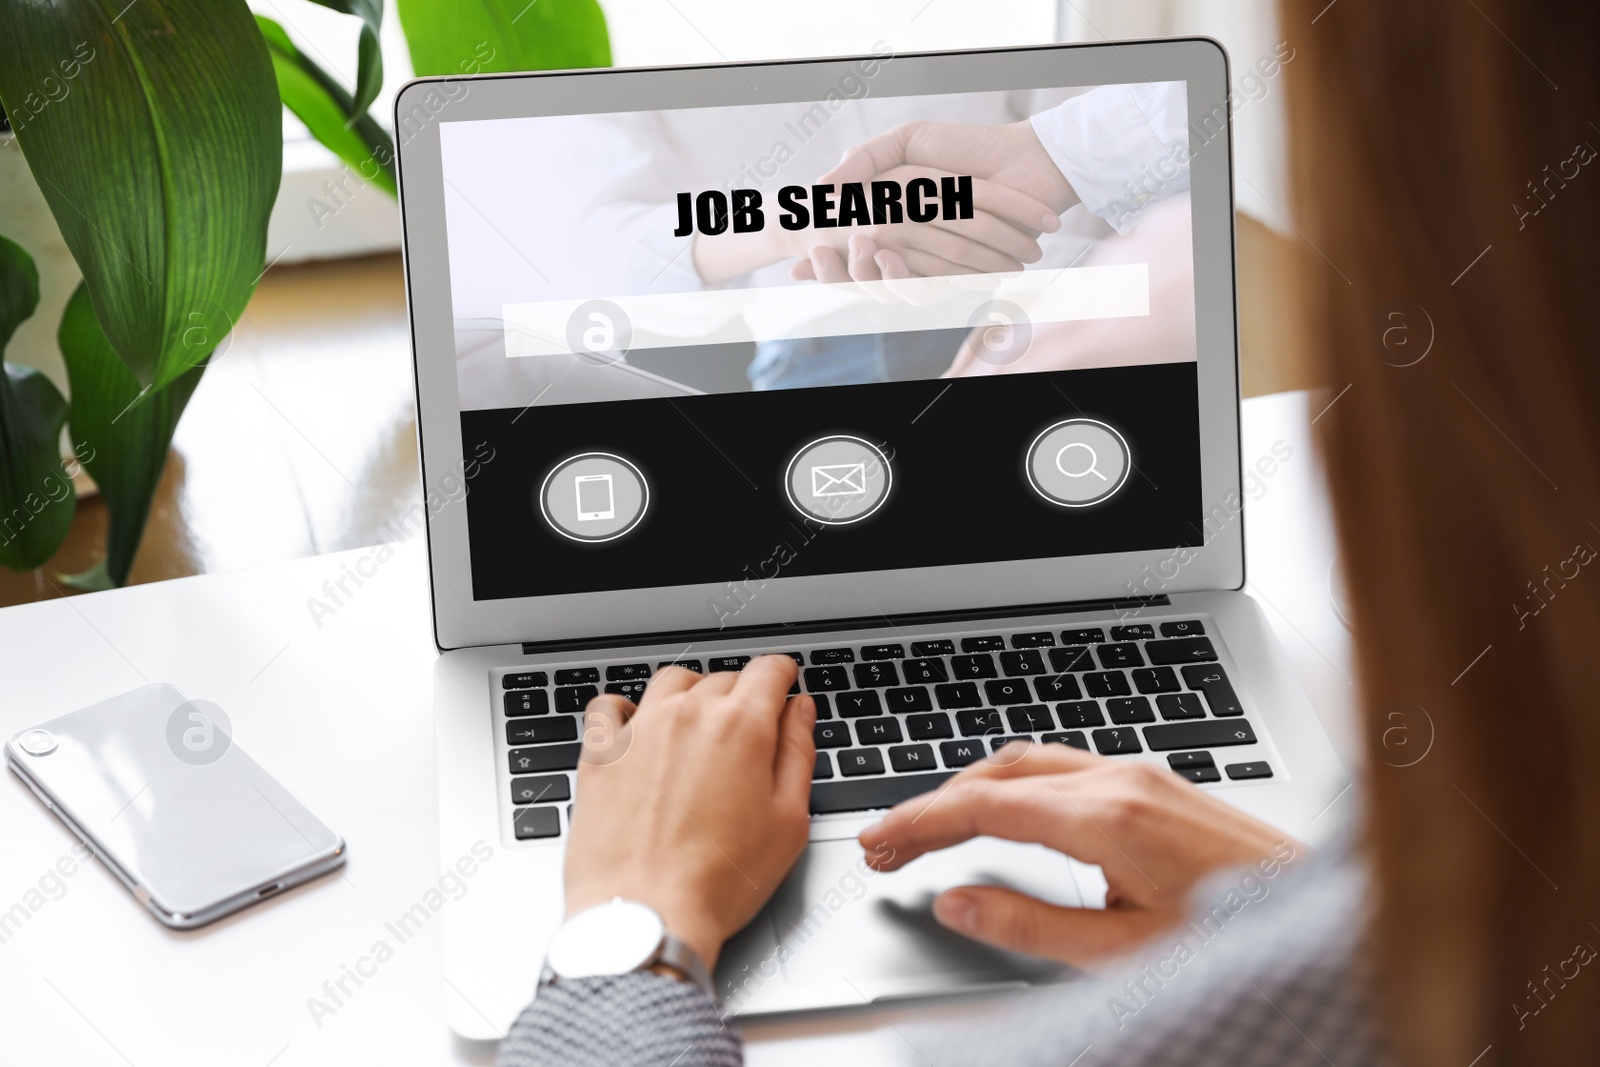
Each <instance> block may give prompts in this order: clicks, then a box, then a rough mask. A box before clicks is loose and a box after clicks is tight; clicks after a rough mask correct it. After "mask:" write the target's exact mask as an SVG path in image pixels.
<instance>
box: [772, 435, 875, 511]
mask: <svg viewBox="0 0 1600 1067" xmlns="http://www.w3.org/2000/svg"><path fill="white" fill-rule="evenodd" d="M893 484H894V472H893V471H892V470H891V469H890V467H889V457H888V456H887V455H885V454H884V451H883V449H881V448H879V447H878V446H877V445H875V444H873V443H871V442H870V441H863V440H862V439H861V438H859V437H850V436H848V435H845V434H838V435H835V436H833V437H819V438H818V439H817V440H815V441H812V442H811V443H810V444H808V445H806V446H805V447H804V448H802V449H801V450H800V451H798V452H796V453H795V454H794V458H793V459H791V460H790V461H789V467H788V469H787V470H786V471H784V474H783V487H784V490H785V491H786V492H787V493H788V494H789V503H791V504H793V505H794V506H795V510H796V511H798V512H800V513H801V514H802V515H805V516H806V517H807V518H811V519H815V520H816V521H818V522H820V523H824V524H826V525H828V526H847V525H849V524H850V523H852V522H860V521H861V520H862V519H864V518H866V517H867V516H869V515H871V514H872V513H873V512H875V511H877V510H878V509H879V508H881V507H882V506H883V502H884V501H885V500H887V499H889V489H890V487H891V486H892V485H893Z"/></svg>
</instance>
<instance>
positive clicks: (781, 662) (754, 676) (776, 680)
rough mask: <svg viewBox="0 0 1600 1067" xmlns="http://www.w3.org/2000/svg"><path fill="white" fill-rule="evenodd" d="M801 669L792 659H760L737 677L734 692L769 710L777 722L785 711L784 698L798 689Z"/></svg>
mask: <svg viewBox="0 0 1600 1067" xmlns="http://www.w3.org/2000/svg"><path fill="white" fill-rule="evenodd" d="M799 674H800V668H799V667H798V666H796V665H795V662H794V660H793V659H791V658H790V657H788V656H772V655H768V656H757V657H756V658H755V659H753V660H751V661H750V662H749V663H746V664H745V665H744V670H742V671H740V672H739V673H738V674H736V675H734V676H733V677H734V678H735V679H736V680H737V684H736V685H735V686H734V690H733V691H734V693H735V694H736V695H737V696H738V697H739V699H740V701H741V702H743V703H746V704H749V705H751V706H752V707H754V708H758V709H764V710H769V711H770V713H771V717H772V719H773V721H777V718H778V716H779V715H780V714H781V713H782V712H783V704H784V697H785V695H786V694H788V692H789V690H790V689H791V688H793V687H794V682H795V679H796V678H797V677H799Z"/></svg>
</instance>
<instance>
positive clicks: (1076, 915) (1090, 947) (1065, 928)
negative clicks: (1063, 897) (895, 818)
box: [933, 886, 1174, 967]
mask: <svg viewBox="0 0 1600 1067" xmlns="http://www.w3.org/2000/svg"><path fill="white" fill-rule="evenodd" d="M933 917H934V918H935V919H938V920H939V923H940V925H942V926H945V927H947V928H948V929H951V930H954V931H955V932H956V933H959V934H963V935H965V936H967V937H970V938H972V939H973V940H974V941H982V942H983V943H984V944H987V945H995V946H997V947H999V948H1003V949H1009V950H1010V951H1012V952H1022V953H1026V954H1027V955H1029V956H1042V957H1044V958H1047V959H1053V960H1058V961H1060V962H1061V963H1065V964H1069V965H1071V966H1074V967H1085V966H1088V965H1090V964H1094V963H1098V962H1100V961H1102V960H1105V959H1107V958H1109V957H1112V956H1119V955H1121V954H1123V953H1125V952H1127V951H1129V950H1131V949H1133V948H1136V947H1137V946H1139V945H1141V944H1143V943H1144V942H1146V941H1148V940H1149V939H1150V938H1151V937H1152V936H1154V935H1155V934H1157V933H1158V932H1160V931H1161V930H1162V929H1163V928H1164V927H1166V926H1168V925H1170V924H1171V922H1172V920H1173V918H1174V916H1172V915H1169V914H1167V913H1166V912H1162V911H1154V910H1148V909H1144V908H1109V909H1099V908H1063V907H1059V906H1057V905H1055V904H1046V903H1045V902H1044V901H1042V900H1038V899H1037V898H1035V897H1030V896H1027V895H1026V894H1023V893H1018V892H1015V891H1013V890H1010V889H1002V888H1000V887H999V886H962V887H961V888H959V889H952V890H949V891H948V892H945V893H941V894H940V895H939V896H938V897H936V898H934V901H933Z"/></svg>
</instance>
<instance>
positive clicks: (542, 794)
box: [511, 774, 572, 804]
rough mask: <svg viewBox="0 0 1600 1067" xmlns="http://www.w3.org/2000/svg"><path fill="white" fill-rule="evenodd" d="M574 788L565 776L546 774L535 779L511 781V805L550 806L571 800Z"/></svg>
mask: <svg viewBox="0 0 1600 1067" xmlns="http://www.w3.org/2000/svg"><path fill="white" fill-rule="evenodd" d="M571 799H572V786H571V785H570V784H568V782H567V776H566V775H564V774H545V775H540V776H537V777H533V778H513V779H511V803H513V804H549V803H554V802H556V801H558V800H571Z"/></svg>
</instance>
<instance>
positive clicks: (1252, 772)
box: [1224, 760, 1272, 782]
mask: <svg viewBox="0 0 1600 1067" xmlns="http://www.w3.org/2000/svg"><path fill="white" fill-rule="evenodd" d="M1224 770H1226V771H1227V772H1228V777H1229V778H1232V779H1233V780H1234V781H1236V782H1242V781H1245V780H1247V779H1250V778H1271V777H1272V768H1271V767H1270V766H1269V765H1268V764H1267V763H1266V761H1264V760H1257V761H1256V762H1254V763H1230V764H1228V766H1227V767H1225V768H1224Z"/></svg>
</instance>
